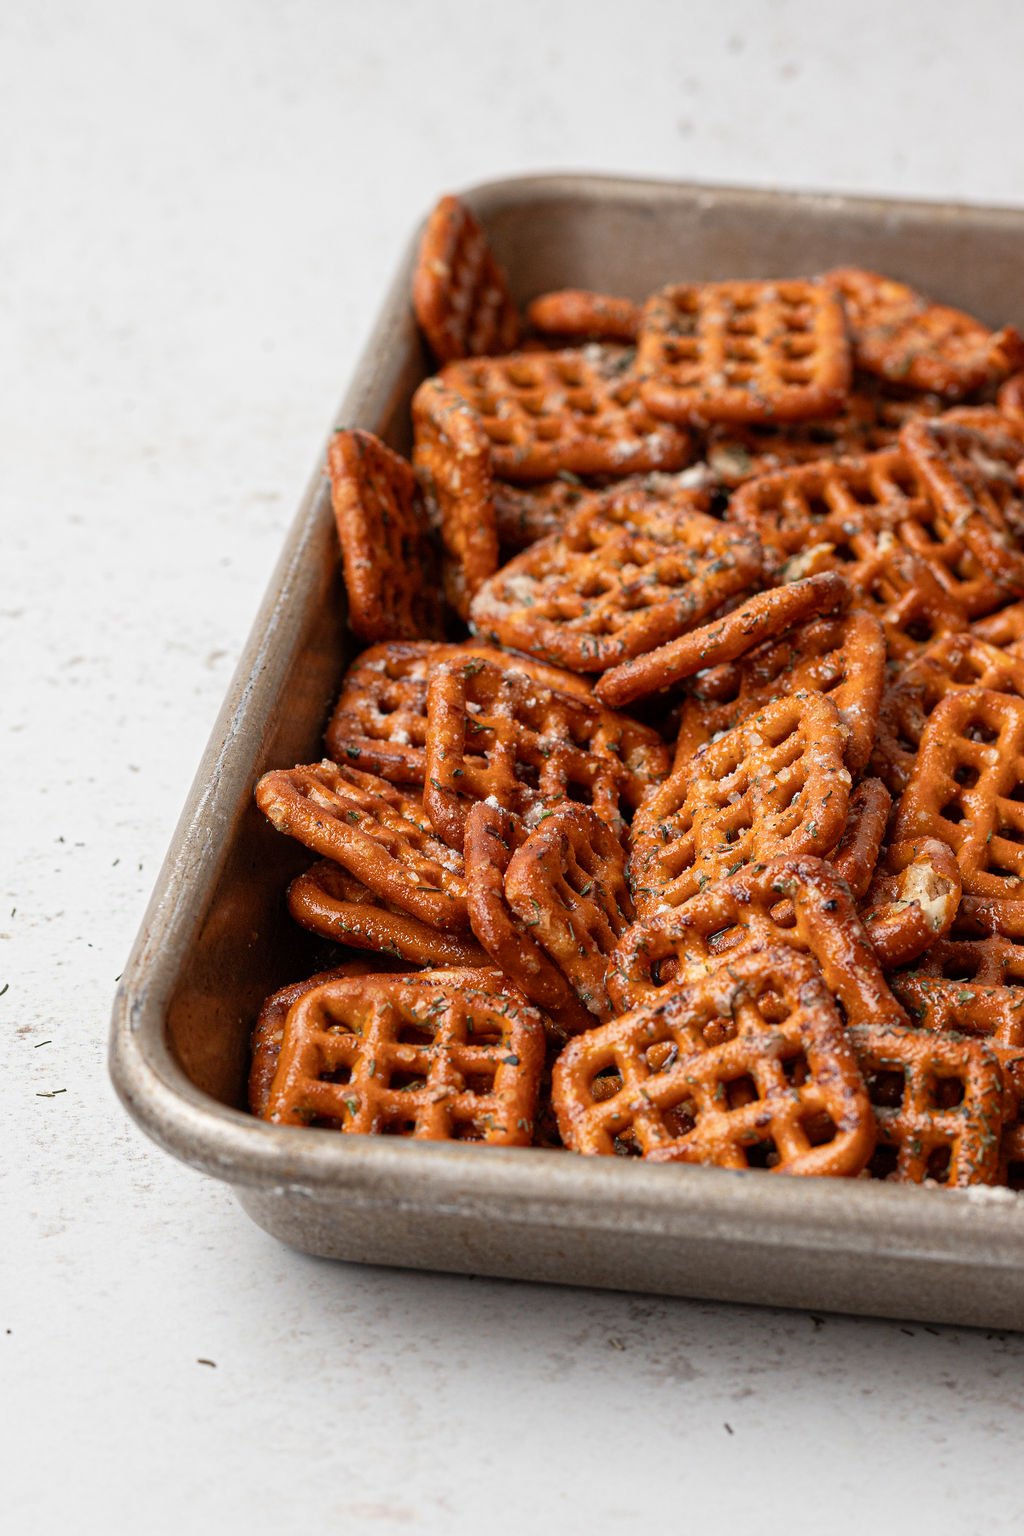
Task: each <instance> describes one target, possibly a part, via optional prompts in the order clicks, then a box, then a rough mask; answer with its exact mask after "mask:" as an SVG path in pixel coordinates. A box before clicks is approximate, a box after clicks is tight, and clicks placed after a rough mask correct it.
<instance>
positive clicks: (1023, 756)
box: [893, 688, 1024, 900]
mask: <svg viewBox="0 0 1024 1536" xmlns="http://www.w3.org/2000/svg"><path fill="white" fill-rule="evenodd" d="M1022 802H1024V700H1021V699H1016V698H1012V697H1011V696H1010V695H1009V694H1006V693H994V692H993V691H992V690H991V689H988V688H964V689H962V690H961V691H960V692H958V693H950V694H947V695H946V697H945V698H944V699H941V700H940V701H939V703H938V704H937V705H936V706H935V708H934V710H933V711H932V714H931V717H930V719H929V721H928V724H927V725H926V727H925V729H924V733H923V735H922V737H921V745H920V748H919V750H918V755H917V763H916V765H915V768H914V771H913V773H912V775H911V777H910V782H909V783H908V785H907V787H906V790H905V791H904V794H903V798H902V800H901V801H900V804H899V808H898V810H897V814H896V820H895V823H894V826H893V837H894V839H895V840H896V841H901V840H903V839H914V838H921V837H934V838H938V839H939V841H941V842H944V843H948V844H949V846H950V847H951V848H952V849H953V851H954V853H955V854H956V857H957V862H958V864H959V866H960V875H961V879H962V881H963V888H964V892H965V893H966V894H969V895H978V896H987V897H994V898H996V899H1000V900H1007V899H1020V898H1021V897H1022V896H1024V803H1022Z"/></svg>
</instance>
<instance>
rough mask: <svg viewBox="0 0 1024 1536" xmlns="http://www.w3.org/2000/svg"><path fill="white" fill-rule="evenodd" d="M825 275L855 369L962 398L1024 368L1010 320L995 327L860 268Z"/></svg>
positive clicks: (904, 385)
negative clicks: (842, 311) (843, 317)
mask: <svg viewBox="0 0 1024 1536" xmlns="http://www.w3.org/2000/svg"><path fill="white" fill-rule="evenodd" d="M825 281H826V282H828V283H831V284H833V285H834V286H836V287H837V288H838V289H839V291H840V293H841V294H842V296H843V299H844V302H845V304H846V313H847V316H848V318H849V322H850V331H851V335H852V339H853V352H854V360H855V362H856V364H857V367H858V368H863V369H865V370H866V372H868V373H873V374H877V375H878V377H879V378H882V379H887V380H888V381H889V382H890V383H894V384H899V385H901V386H903V387H904V388H907V389H921V390H930V391H932V392H933V393H934V394H937V395H944V396H945V397H946V398H947V399H951V400H958V399H960V398H962V396H964V395H966V394H970V393H971V391H972V390H975V389H979V388H980V387H981V386H982V385H984V384H986V383H989V382H993V381H997V380H999V379H1001V378H1003V377H1004V376H1005V375H1006V374H1007V373H1008V372H1009V371H1010V369H1011V368H1014V367H1019V366H1020V362H1021V350H1022V343H1021V339H1020V337H1019V336H1018V334H1017V332H1016V331H1015V330H1014V329H1013V327H1012V326H1006V327H1005V328H1004V329H1003V330H1001V331H998V332H995V333H993V332H991V331H989V330H987V329H986V327H985V326H983V325H982V324H981V322H980V321H978V320H975V319H974V318H973V316H971V315H966V314H964V313H963V312H962V311H961V310H958V309H950V308H948V307H947V306H945V305H942V304H931V303H929V301H928V300H927V299H925V298H922V296H921V295H920V294H919V293H916V292H915V291H914V289H913V288H910V287H908V286H907V285H906V284H905V283H898V282H895V281H894V280H893V279H892V278H888V277H882V276H881V275H880V274H879V273H877V272H866V271H863V270H862V269H861V268H859V267H837V268H835V269H834V270H833V271H831V272H826V273H825Z"/></svg>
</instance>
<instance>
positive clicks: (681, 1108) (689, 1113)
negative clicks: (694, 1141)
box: [663, 1099, 697, 1139]
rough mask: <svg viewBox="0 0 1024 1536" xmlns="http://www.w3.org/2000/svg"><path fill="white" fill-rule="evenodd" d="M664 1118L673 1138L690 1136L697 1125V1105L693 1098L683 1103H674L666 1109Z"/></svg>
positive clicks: (666, 1127)
mask: <svg viewBox="0 0 1024 1536" xmlns="http://www.w3.org/2000/svg"><path fill="white" fill-rule="evenodd" d="M663 1120H664V1125H665V1129H666V1131H667V1132H668V1134H669V1135H670V1136H671V1137H672V1138H673V1139H675V1138H676V1137H679V1136H689V1134H690V1132H691V1131H692V1130H694V1129H695V1127H696V1125H697V1105H696V1104H695V1102H694V1101H693V1099H685V1100H684V1101H683V1103H681V1104H673V1105H672V1106H671V1107H670V1108H668V1109H666V1110H665V1112H664V1116H663Z"/></svg>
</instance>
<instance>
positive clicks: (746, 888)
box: [607, 858, 906, 1024]
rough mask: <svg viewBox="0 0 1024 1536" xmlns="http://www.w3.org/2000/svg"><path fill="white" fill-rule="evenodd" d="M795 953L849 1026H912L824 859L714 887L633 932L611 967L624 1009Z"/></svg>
mask: <svg viewBox="0 0 1024 1536" xmlns="http://www.w3.org/2000/svg"><path fill="white" fill-rule="evenodd" d="M780 947H781V948H789V949H792V950H797V951H800V952H802V953H806V954H810V955H812V956H813V957H814V959H815V961H816V962H817V964H818V966H819V967H820V969H821V972H822V975H823V976H824V978H825V981H826V983H827V985H828V987H829V988H830V990H831V992H832V993H833V994H834V996H835V998H836V1001H837V1002H838V1003H839V1004H840V1006H841V1007H842V1010H843V1014H844V1017H845V1019H846V1021H847V1022H848V1023H851V1024H856V1023H867V1022H869V1021H871V1020H874V1019H887V1020H889V1021H891V1022H896V1023H900V1024H902V1023H906V1015H905V1014H904V1012H903V1010H902V1008H901V1007H900V1005H899V1004H898V1003H897V1002H896V1000H895V998H894V997H893V996H892V993H891V992H890V991H889V988H888V987H887V986H886V983H885V978H884V976H883V975H882V970H881V967H880V965H879V963H878V957H877V956H876V954H875V951H874V950H873V949H872V947H871V945H870V943H869V942H868V939H867V936H866V934H865V932H864V929H863V927H862V925H861V923H860V920H859V918H858V916H857V909H856V907H855V906H854V902H853V898H852V896H851V895H850V891H849V889H848V887H847V886H846V885H845V883H844V882H843V880H842V879H841V878H840V876H839V875H838V874H837V873H836V871H835V870H834V869H833V868H832V867H831V866H830V865H829V864H826V863H825V861H824V860H822V859H814V858H798V859H772V860H771V861H770V862H768V863H767V864H753V865H749V864H748V865H745V866H744V867H743V868H742V869H741V870H739V871H738V872H737V873H736V874H734V875H730V876H727V877H726V878H725V879H722V880H718V881H715V882H713V883H710V884H708V885H707V886H706V887H705V888H704V890H703V891H700V892H699V893H698V894H697V895H696V896H692V897H690V899H689V900H688V901H686V902H683V903H682V905H681V906H679V907H676V908H675V909H671V910H668V911H664V912H657V913H655V914H654V915H653V916H652V917H650V918H647V919H642V920H641V921H640V922H638V923H635V924H634V925H633V927H632V928H629V929H627V931H626V933H625V934H624V935H623V937H622V940H621V942H620V944H619V945H618V947H617V948H616V950H615V952H614V954H613V955H612V957H611V959H610V961H609V964H608V973H607V984H608V992H609V995H610V997H611V999H612V1002H613V1003H614V1004H615V1006H616V1007H617V1008H618V1009H620V1010H622V1011H625V1010H626V1009H627V1008H633V1007H636V1006H638V1005H639V1004H640V1003H646V1002H653V1001H655V1000H656V999H657V998H659V997H661V996H663V995H664V994H665V993H666V992H667V991H669V990H671V989H672V988H673V987H674V986H677V985H679V984H680V983H681V982H684V981H688V980H689V979H690V978H691V977H693V976H699V975H703V974H704V973H705V972H707V971H709V970H713V969H715V968H716V967H717V966H720V965H730V964H731V963H732V957H733V955H736V954H741V953H746V952H747V951H748V950H753V951H761V950H764V949H765V948H772V949H777V948H780Z"/></svg>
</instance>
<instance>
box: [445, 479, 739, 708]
mask: <svg viewBox="0 0 1024 1536" xmlns="http://www.w3.org/2000/svg"><path fill="white" fill-rule="evenodd" d="M706 507H707V498H706V497H705V496H703V495H702V493H700V492H698V491H685V490H684V491H679V492H677V494H676V495H675V496H674V497H673V498H672V499H671V500H652V499H651V498H650V497H649V496H648V495H647V494H646V492H645V491H644V490H643V489H642V488H630V489H628V490H622V491H620V492H618V493H617V494H616V493H615V492H614V491H613V492H610V493H609V494H608V495H606V496H604V497H602V498H601V500H600V501H599V502H598V503H597V504H596V505H594V506H592V507H590V508H587V509H586V510H584V511H583V512H580V513H577V514H576V516H575V517H573V518H572V519H571V521H570V522H569V523H567V524H566V526H565V528H564V529H563V530H562V532H561V533H557V534H553V535H552V536H551V537H550V538H547V539H544V540H542V541H541V542H539V543H537V544H533V545H531V547H530V548H529V549H527V550H525V551H524V553H523V554H521V555H518V556H517V557H516V558H515V559H514V560H511V561H509V563H508V564H507V565H506V566H504V567H503V568H502V569H501V570H500V571H499V572H498V574H497V575H496V576H494V577H493V578H492V579H491V580H490V581H488V582H486V583H485V584H484V585H483V586H482V587H481V589H480V591H479V592H478V593H477V595H476V597H475V598H474V600H473V606H472V610H471V613H472V620H473V627H474V629H475V630H476V631H477V632H478V633H481V634H484V635H488V636H490V637H492V638H493V639H494V640H495V641H500V642H501V643H502V644H503V645H508V646H512V647H513V648H515V649H517V650H520V651H526V652H527V653H528V654H529V655H532V656H537V657H540V658H542V659H543V660H545V661H555V662H558V663H559V664H560V665H561V666H564V667H569V668H572V669H573V670H575V671H578V672H600V671H603V670H604V669H605V668H608V667H612V666H615V664H616V663H618V662H621V661H622V660H624V658H626V657H628V656H639V655H640V654H641V653H642V652H644V651H650V650H651V649H652V648H653V647H655V646H660V645H661V644H662V643H663V642H664V641H665V640H668V639H671V638H672V636H674V635H678V634H680V633H681V632H682V631H683V630H685V629H687V628H690V627H691V626H693V625H696V624H700V623H702V622H703V620H704V619H706V618H707V617H708V615H709V614H712V613H714V612H716V611H717V610H718V609H719V608H720V607H721V605H722V604H723V603H724V602H725V601H726V600H727V599H728V598H730V597H732V596H734V595H735V594H736V593H738V592H743V591H746V590H748V589H749V588H750V586H751V585H752V584H753V583H754V582H755V581H756V580H757V579H758V578H759V576H760V571H761V554H760V548H759V546H758V544H757V541H756V540H755V539H753V538H751V537H749V536H746V535H742V536H740V537H737V536H736V535H737V530H735V529H733V528H730V527H729V526H728V525H727V524H723V523H722V522H720V521H719V520H718V519H717V518H713V517H708V516H706V515H705V511H706ZM609 702H610V701H609Z"/></svg>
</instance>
